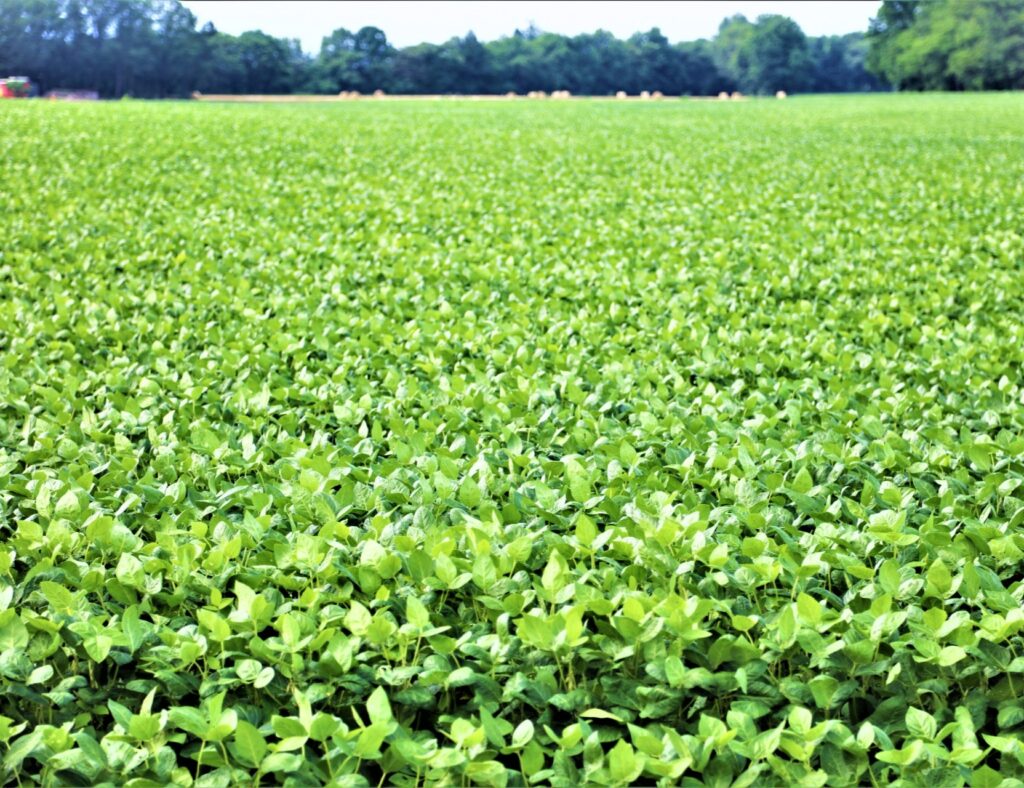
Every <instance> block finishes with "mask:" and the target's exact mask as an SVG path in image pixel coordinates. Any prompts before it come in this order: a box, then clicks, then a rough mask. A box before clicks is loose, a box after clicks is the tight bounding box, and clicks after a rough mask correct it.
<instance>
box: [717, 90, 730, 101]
mask: <svg viewBox="0 0 1024 788" xmlns="http://www.w3.org/2000/svg"><path fill="white" fill-rule="evenodd" d="M718 100H719V101H728V100H729V94H728V93H726V92H725V91H724V90H723V91H722V92H721V93H719V94H718Z"/></svg>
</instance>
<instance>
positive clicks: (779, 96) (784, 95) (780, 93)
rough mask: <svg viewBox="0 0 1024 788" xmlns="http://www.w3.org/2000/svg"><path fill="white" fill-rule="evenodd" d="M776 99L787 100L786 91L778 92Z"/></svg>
mask: <svg viewBox="0 0 1024 788" xmlns="http://www.w3.org/2000/svg"><path fill="white" fill-rule="evenodd" d="M775 98H777V99H784V98H786V91H784V90H776V91H775Z"/></svg>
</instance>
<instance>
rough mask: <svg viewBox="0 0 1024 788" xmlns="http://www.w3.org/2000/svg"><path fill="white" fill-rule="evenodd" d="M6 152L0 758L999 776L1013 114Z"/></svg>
mask: <svg viewBox="0 0 1024 788" xmlns="http://www.w3.org/2000/svg"><path fill="white" fill-rule="evenodd" d="M0 160H2V165H3V166H2V167H0V206H2V224H0V541H2V549H0V610H2V612H0V715H2V716H0V743H2V744H0V753H2V769H3V776H2V779H0V782H3V783H5V784H15V783H20V784H21V785H30V784H46V785H91V786H95V785H116V786H133V787H134V788H141V787H142V786H157V785H161V786H162V785H168V784H175V785H181V786H188V785H193V784H195V785H202V786H211V787H212V786H224V787H225V788H226V787H227V786H236V785H257V784H262V785H265V786H266V785H288V786H312V785H335V786H367V785H398V786H414V785H421V786H425V785H459V786H468V785H488V786H492V785H493V786H504V785H509V786H520V785H526V784H530V783H532V784H538V785H554V786H562V787H564V788H572V787H574V786H582V785H618V786H622V785H629V784H637V785H653V784H658V785H662V786H670V785H683V786H698V785H706V786H723V787H724V786H729V785H734V786H749V785H759V786H777V785H805V786H820V785H833V786H846V785H868V784H874V785H879V786H881V785H893V784H903V785H920V784H929V785H933V786H957V785H971V786H998V785H1002V786H1007V787H1009V786H1015V785H1020V784H1021V779H1024V746H1022V740H1024V705H1022V701H1021V697H1022V693H1024V636H1022V627H1024V609H1022V596H1024V584H1022V577H1024V527H1022V522H1024V486H1022V481H1024V457H1022V455H1024V434H1022V429H1024V390H1022V388H1021V364H1022V361H1024V231H1022V208H1024V97H1022V96H1020V95H976V96H966V95H950V96H919V95H884V96H871V97H854V96H850V97H842V98H838V97H816V98H796V99H790V100H787V101H775V100H772V101H750V102H743V103H739V102H737V103H731V102H729V103H715V102H707V103H701V102H687V101H663V102H652V103H629V104H623V103H616V102H614V101H574V102H509V103H500V102H495V103H472V102H453V101H445V102H437V103H429V102H413V101H410V102H401V101H392V102H380V103H373V102H365V103H359V102H355V103H350V104H344V105H330V106H326V105H325V106H318V105H309V106H301V105H291V106H287V105H266V106H224V105H216V104H189V103H138V102H119V103H102V104H92V105H85V104H83V105H63V104H52V103H44V102H31V103H28V102H26V103H16V102H4V103H3V105H2V106H0ZM900 781H902V782H900Z"/></svg>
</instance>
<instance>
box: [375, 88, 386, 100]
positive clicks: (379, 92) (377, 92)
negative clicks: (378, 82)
mask: <svg viewBox="0 0 1024 788" xmlns="http://www.w3.org/2000/svg"><path fill="white" fill-rule="evenodd" d="M384 95H386V94H385V93H384V91H383V90H381V89H380V88H377V89H376V90H375V91H373V97H374V98H382V97H383V96H384Z"/></svg>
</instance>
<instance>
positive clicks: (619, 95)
mask: <svg viewBox="0 0 1024 788" xmlns="http://www.w3.org/2000/svg"><path fill="white" fill-rule="evenodd" d="M615 98H617V99H624V98H626V91H624V90H618V91H616V92H615Z"/></svg>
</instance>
